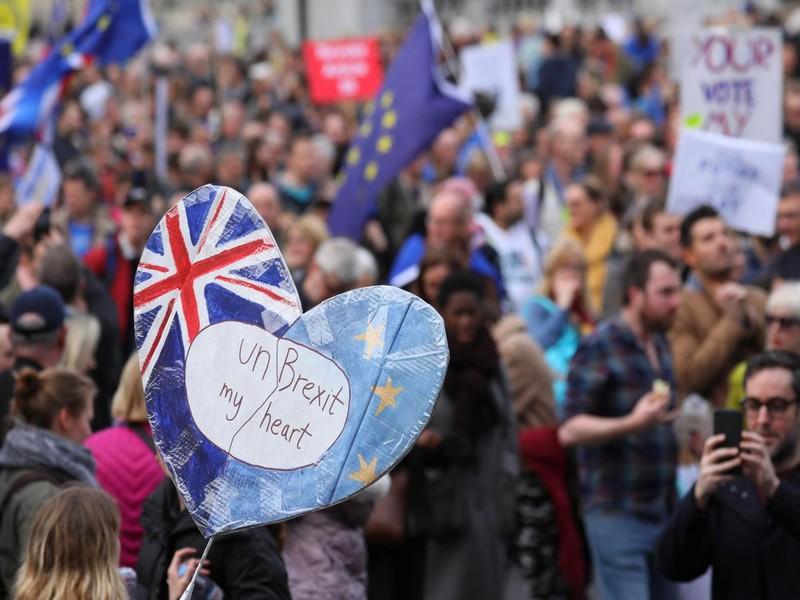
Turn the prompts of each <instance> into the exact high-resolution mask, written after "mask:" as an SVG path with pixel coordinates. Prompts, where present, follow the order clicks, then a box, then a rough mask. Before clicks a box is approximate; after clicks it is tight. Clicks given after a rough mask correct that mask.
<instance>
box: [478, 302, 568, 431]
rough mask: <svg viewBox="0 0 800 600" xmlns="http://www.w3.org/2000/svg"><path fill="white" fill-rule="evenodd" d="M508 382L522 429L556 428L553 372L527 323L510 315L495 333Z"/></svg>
mask: <svg viewBox="0 0 800 600" xmlns="http://www.w3.org/2000/svg"><path fill="white" fill-rule="evenodd" d="M492 334H493V335H494V339H495V342H496V343H497V351H498V353H499V354H500V360H501V361H502V363H503V368H504V369H505V372H506V377H507V378H508V387H509V391H510V393H511V399H512V401H513V403H514V413H515V414H516V416H517V423H518V424H519V426H520V427H542V426H548V425H555V424H556V422H557V419H556V409H555V401H554V400H553V372H552V371H551V370H550V367H548V366H547V362H545V359H544V354H543V353H542V350H541V348H539V346H538V344H537V343H536V342H535V341H533V338H532V337H531V336H530V335H529V334H528V328H527V326H526V325H525V321H523V320H522V318H521V317H519V316H517V315H507V316H505V317H503V318H502V319H500V321H498V323H497V325H495V327H494V330H493V331H492Z"/></svg>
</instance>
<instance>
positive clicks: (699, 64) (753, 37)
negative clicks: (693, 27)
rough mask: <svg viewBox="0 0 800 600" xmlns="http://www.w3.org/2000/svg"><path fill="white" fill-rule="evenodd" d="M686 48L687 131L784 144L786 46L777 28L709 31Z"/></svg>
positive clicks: (696, 34) (683, 95)
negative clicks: (699, 130)
mask: <svg viewBox="0 0 800 600" xmlns="http://www.w3.org/2000/svg"><path fill="white" fill-rule="evenodd" d="M683 42H684V43H682V44H681V46H682V47H684V54H685V56H686V62H685V64H684V65H683V68H682V72H681V118H682V122H683V124H684V126H687V127H698V128H700V129H704V130H706V131H711V132H714V133H720V134H723V135H728V136H732V137H738V138H747V139H752V140H759V141H764V142H775V143H777V142H780V140H781V127H782V117H781V115H782V105H781V99H782V81H783V79H782V68H783V62H782V60H783V59H782V51H781V48H782V45H781V35H780V31H779V30H778V29H775V28H766V27H755V28H751V29H721V28H709V29H703V30H701V31H696V32H694V33H689V34H687V37H686V38H684V40H683Z"/></svg>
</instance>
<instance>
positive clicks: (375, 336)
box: [353, 323, 383, 358]
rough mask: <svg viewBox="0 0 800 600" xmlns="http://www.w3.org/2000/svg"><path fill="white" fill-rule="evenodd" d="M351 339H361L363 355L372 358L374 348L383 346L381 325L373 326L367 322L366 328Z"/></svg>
mask: <svg viewBox="0 0 800 600" xmlns="http://www.w3.org/2000/svg"><path fill="white" fill-rule="evenodd" d="M353 339H356V340H363V341H364V356H366V357H367V358H372V355H373V354H374V353H375V350H376V349H378V348H381V349H382V348H383V325H378V326H377V327H373V326H372V324H371V323H370V324H367V330H366V331H365V332H364V333H362V334H360V335H357V336H355V337H354V338H353Z"/></svg>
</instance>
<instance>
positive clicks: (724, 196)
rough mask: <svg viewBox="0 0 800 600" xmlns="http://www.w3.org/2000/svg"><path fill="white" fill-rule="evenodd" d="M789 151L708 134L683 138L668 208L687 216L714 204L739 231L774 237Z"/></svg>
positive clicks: (693, 132) (689, 134)
mask: <svg viewBox="0 0 800 600" xmlns="http://www.w3.org/2000/svg"><path fill="white" fill-rule="evenodd" d="M784 152H785V149H784V146H783V145H782V144H769V143H766V142H755V141H752V140H741V139H734V138H730V137H726V136H723V135H719V134H715V133H708V132H706V131H698V130H687V129H684V130H683V131H682V132H681V136H680V138H679V140H678V149H677V153H676V156H675V166H674V169H673V172H672V177H671V179H670V185H669V196H668V199H667V205H668V206H667V208H668V210H669V211H670V212H674V213H677V214H685V213H687V212H689V211H691V210H692V209H694V208H695V207H697V206H699V205H701V204H710V205H711V206H713V207H715V208H716V209H717V210H718V211H719V212H720V213H721V214H722V216H723V218H724V219H725V221H726V223H728V225H730V226H731V227H733V228H734V229H737V230H740V231H747V232H750V233H753V234H756V235H765V236H769V235H772V234H773V233H774V231H775V215H776V212H777V205H778V197H779V194H780V186H781V176H782V173H783V159H784Z"/></svg>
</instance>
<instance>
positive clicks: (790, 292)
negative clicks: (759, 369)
mask: <svg viewBox="0 0 800 600" xmlns="http://www.w3.org/2000/svg"><path fill="white" fill-rule="evenodd" d="M766 323H767V350H788V351H789V352H794V353H795V354H797V355H800V282H798V281H792V282H787V283H784V284H783V285H781V286H779V287H777V288H776V289H775V291H773V292H772V293H771V294H770V295H769V299H768V300H767V314H766Z"/></svg>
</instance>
